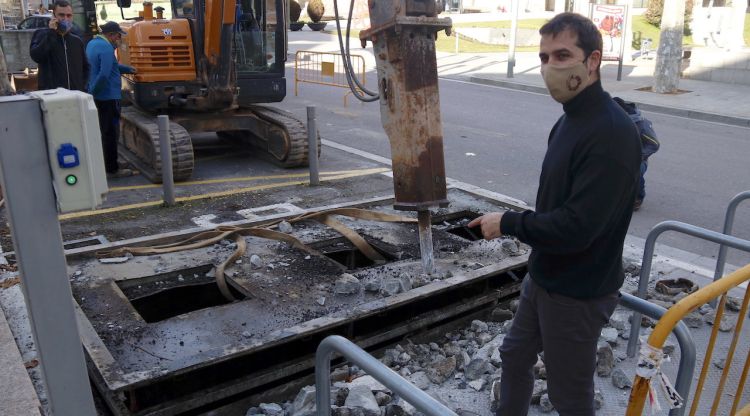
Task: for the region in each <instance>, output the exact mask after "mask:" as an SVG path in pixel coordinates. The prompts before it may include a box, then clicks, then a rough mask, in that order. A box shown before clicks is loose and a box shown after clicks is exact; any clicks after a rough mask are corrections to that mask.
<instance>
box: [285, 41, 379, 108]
mask: <svg viewBox="0 0 750 416" xmlns="http://www.w3.org/2000/svg"><path fill="white" fill-rule="evenodd" d="M350 56H351V65H352V71H353V72H354V76H356V77H357V79H358V80H359V82H360V83H361V84H362V86H365V72H366V69H365V58H364V57H362V56H361V55H350ZM305 82H306V83H309V84H318V85H330V86H332V87H340V88H346V89H347V90H349V83H348V82H347V80H346V70H345V69H344V57H343V56H342V55H341V54H340V53H334V52H313V51H297V53H296V54H295V56H294V95H295V96H297V93H298V90H299V84H300V83H305ZM360 92H362V91H360ZM351 93H352V92H351V91H347V93H346V94H345V95H344V106H346V105H347V98H348V97H349V94H351Z"/></svg>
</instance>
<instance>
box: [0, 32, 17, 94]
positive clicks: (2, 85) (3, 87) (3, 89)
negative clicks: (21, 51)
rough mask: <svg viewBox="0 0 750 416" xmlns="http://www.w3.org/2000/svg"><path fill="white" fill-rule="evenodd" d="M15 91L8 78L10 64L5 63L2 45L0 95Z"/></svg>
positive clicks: (0, 48)
mask: <svg viewBox="0 0 750 416" xmlns="http://www.w3.org/2000/svg"><path fill="white" fill-rule="evenodd" d="M14 93H15V91H13V88H12V87H11V86H10V81H9V80H8V66H7V65H6V64H5V54H4V53H3V47H2V45H0V96H3V95H13V94H14Z"/></svg>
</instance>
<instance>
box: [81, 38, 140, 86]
mask: <svg viewBox="0 0 750 416" xmlns="http://www.w3.org/2000/svg"><path fill="white" fill-rule="evenodd" d="M86 57H87V58H88V61H89V64H90V65H91V75H90V76H89V85H88V90H89V94H91V95H93V96H94V99H95V100H99V101H103V100H119V99H121V98H122V93H121V92H120V90H121V89H122V81H121V80H120V74H132V73H133V72H134V70H133V68H132V67H129V66H127V65H122V64H120V63H118V62H117V59H116V58H115V47H114V46H112V44H111V43H110V42H109V40H107V38H105V37H103V36H101V35H99V36H96V37H95V38H93V39H91V41H90V42H89V44H88V45H86Z"/></svg>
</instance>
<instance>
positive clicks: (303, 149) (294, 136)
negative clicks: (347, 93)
mask: <svg viewBox="0 0 750 416" xmlns="http://www.w3.org/2000/svg"><path fill="white" fill-rule="evenodd" d="M251 109H252V110H253V112H254V113H255V114H256V115H257V116H258V117H259V118H261V119H264V120H266V121H267V122H269V123H274V124H275V125H276V127H280V128H283V130H284V131H285V132H286V137H287V138H288V139H287V140H285V143H283V146H285V147H287V149H288V150H287V151H286V152H285V153H286V157H285V158H284V160H279V159H278V157H276V153H275V152H274V151H273V150H274V149H276V148H279V147H281V146H280V145H278V144H276V145H274V144H273V143H270V142H269V143H268V152H269V153H270V154H271V156H274V158H275V159H277V160H275V163H277V164H278V165H280V166H282V167H285V168H293V167H297V166H307V165H308V163H309V162H308V160H307V156H308V155H307V153H308V143H307V127H306V126H305V125H304V123H302V122H301V121H300V120H298V119H297V118H295V117H294V115H292V114H291V113H289V112H286V111H283V110H279V109H278V108H273V107H265V106H252V107H251ZM318 141H320V140H318Z"/></svg>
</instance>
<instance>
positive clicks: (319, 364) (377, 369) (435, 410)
mask: <svg viewBox="0 0 750 416" xmlns="http://www.w3.org/2000/svg"><path fill="white" fill-rule="evenodd" d="M334 352H336V353H339V354H341V355H343V356H344V357H345V358H346V359H347V360H349V361H351V362H352V363H354V364H356V365H358V366H359V367H360V368H362V369H363V370H365V372H367V374H369V375H371V376H372V377H373V378H375V379H376V380H377V381H379V382H380V383H381V384H383V385H384V386H386V387H388V388H389V389H391V391H392V392H393V393H395V394H397V395H398V396H399V397H401V398H402V399H404V400H406V401H407V402H409V403H410V404H411V405H412V406H414V407H415V408H416V409H417V410H419V411H420V412H422V413H424V414H425V415H428V416H433V415H435V416H457V415H456V413H455V412H453V411H452V410H451V409H449V408H447V407H445V406H443V405H442V404H441V403H440V402H438V401H437V400H435V399H434V398H432V397H431V396H430V395H429V394H427V393H425V392H423V391H422V390H420V389H419V388H417V387H416V386H414V385H413V384H411V383H409V382H408V381H406V380H405V379H404V378H403V377H401V376H400V375H398V374H397V373H396V372H394V371H393V370H391V369H390V368H388V367H387V366H386V365H385V364H383V363H381V362H380V361H378V360H376V359H375V357H373V356H372V355H370V354H368V353H367V351H365V350H363V349H362V348H359V347H358V346H357V345H355V344H354V343H353V342H351V341H349V340H348V339H346V338H344V337H341V336H338V335H331V336H329V337H326V338H325V339H324V340H323V341H321V342H320V345H319V346H318V350H317V351H316V352H315V400H316V402H315V403H316V406H317V415H318V416H330V414H331V356H332V355H333V353H334Z"/></svg>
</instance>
